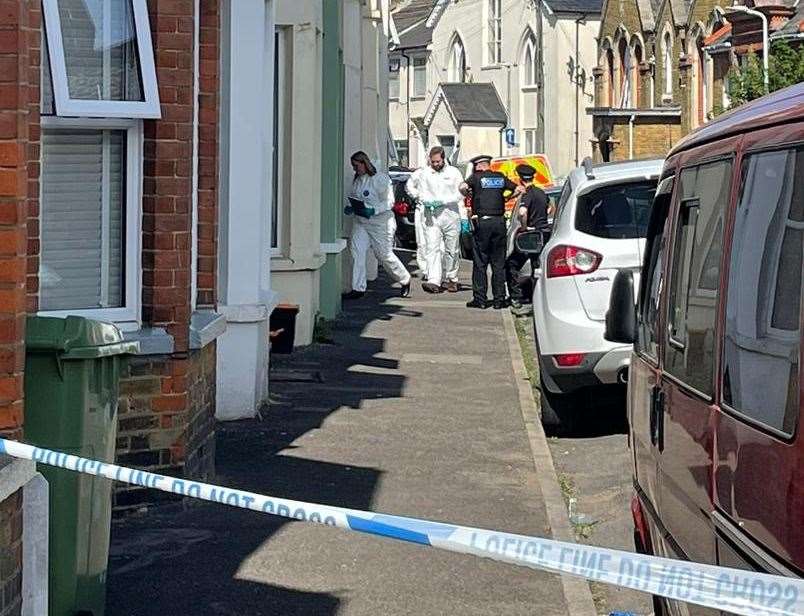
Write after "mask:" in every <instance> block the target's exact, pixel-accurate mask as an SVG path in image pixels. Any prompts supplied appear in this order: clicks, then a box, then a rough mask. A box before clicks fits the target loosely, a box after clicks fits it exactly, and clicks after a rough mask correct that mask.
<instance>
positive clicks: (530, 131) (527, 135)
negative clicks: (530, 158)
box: [521, 128, 537, 154]
mask: <svg viewBox="0 0 804 616" xmlns="http://www.w3.org/2000/svg"><path fill="white" fill-rule="evenodd" d="M536 133H537V129H535V128H523V129H522V145H521V149H522V152H521V153H522V154H533V153H535V152H536ZM528 139H531V140H532V142H533V147H532V148H531V149H529V148H528Z"/></svg>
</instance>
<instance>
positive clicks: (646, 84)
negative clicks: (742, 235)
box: [588, 0, 801, 161]
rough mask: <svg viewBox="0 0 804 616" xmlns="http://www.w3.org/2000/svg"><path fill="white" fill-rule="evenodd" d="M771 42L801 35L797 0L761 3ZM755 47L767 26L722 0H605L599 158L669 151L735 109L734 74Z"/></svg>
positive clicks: (597, 110)
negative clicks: (731, 84)
mask: <svg viewBox="0 0 804 616" xmlns="http://www.w3.org/2000/svg"><path fill="white" fill-rule="evenodd" d="M747 6H748V8H751V9H755V10H757V11H760V12H762V13H763V14H764V15H765V16H766V17H767V19H768V21H769V27H770V33H771V35H770V39H771V41H773V40H780V39H781V40H787V41H791V42H793V43H794V44H795V43H798V42H799V41H800V40H801V29H800V23H801V7H798V8H796V6H797V3H795V0H755V1H754V2H750V1H749V3H748V5H747ZM750 51H754V52H756V53H757V54H759V56H760V57H761V54H762V53H763V50H762V25H761V20H760V18H759V17H757V16H753V15H750V14H746V13H743V12H738V11H736V10H734V9H732V8H731V5H730V4H728V3H725V2H722V1H721V0H691V1H689V0H618V1H617V2H612V1H608V0H607V1H606V3H605V4H604V7H603V18H602V21H601V25H600V33H599V35H598V62H597V66H596V67H595V69H594V79H595V104H594V107H590V108H589V109H588V112H589V114H590V115H591V116H592V118H593V132H594V140H593V143H592V145H593V151H594V157H595V159H596V160H604V161H608V160H624V159H628V158H643V157H648V156H663V155H664V154H666V153H667V152H668V150H669V149H670V148H671V147H672V146H673V144H674V143H675V142H676V141H678V140H679V139H680V138H681V137H682V136H683V135H685V134H687V133H688V132H690V131H692V130H694V129H695V128H697V127H698V126H700V125H702V124H704V123H706V122H707V121H709V120H710V119H712V118H713V117H715V116H716V115H718V114H719V113H721V112H722V111H724V110H726V109H728V108H729V106H730V105H731V101H730V100H729V95H728V80H729V73H730V70H731V69H732V67H734V66H739V65H740V64H741V63H743V62H745V57H746V55H747V54H748V53H749V52H750Z"/></svg>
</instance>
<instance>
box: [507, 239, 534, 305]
mask: <svg viewBox="0 0 804 616" xmlns="http://www.w3.org/2000/svg"><path fill="white" fill-rule="evenodd" d="M528 261H530V267H531V269H533V268H535V267H537V265H536V264H537V261H538V258H537V257H536V255H526V254H525V253H524V252H520V251H519V250H516V249H514V252H512V253H511V256H509V257H508V258H507V259H506V260H505V279H506V282H507V283H508V295H509V296H510V297H511V300H513V301H517V302H521V301H522V300H523V299H525V298H524V297H523V293H522V284H521V281H520V279H519V272H520V271H521V270H522V268H523V267H524V266H525V263H527V262H528ZM527 299H528V300H530V298H527Z"/></svg>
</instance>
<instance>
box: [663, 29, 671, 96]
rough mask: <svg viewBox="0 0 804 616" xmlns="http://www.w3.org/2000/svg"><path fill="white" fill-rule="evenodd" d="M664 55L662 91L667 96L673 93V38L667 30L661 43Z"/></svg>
mask: <svg viewBox="0 0 804 616" xmlns="http://www.w3.org/2000/svg"><path fill="white" fill-rule="evenodd" d="M662 45H663V48H662V52H663V56H664V93H665V94H666V95H667V96H672V95H673V39H672V37H671V36H670V33H669V32H665V33H664V41H663V43H662Z"/></svg>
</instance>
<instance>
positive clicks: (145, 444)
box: [0, 0, 224, 615]
mask: <svg viewBox="0 0 804 616" xmlns="http://www.w3.org/2000/svg"><path fill="white" fill-rule="evenodd" d="M122 4H123V5H124V6H125V8H124V10H123V12H122V14H119V13H118V14H114V11H112V10H109V11H108V13H107V12H106V10H107V9H108V5H97V6H101V7H103V8H101V9H98V10H100V11H101V12H102V13H103V14H100V13H98V14H93V13H92V10H90V9H87V8H86V6H88V5H85V4H84V3H83V2H81V1H78V0H0V434H2V436H4V437H7V438H13V439H20V438H24V426H25V411H24V407H25V404H24V399H23V397H24V396H23V389H24V378H25V375H24V367H25V343H24V341H25V318H26V315H30V314H46V315H55V316H62V315H64V316H66V315H67V314H78V315H85V316H88V317H92V318H99V319H102V320H108V321H112V322H115V323H117V324H118V326H119V327H120V328H121V330H123V331H124V332H125V333H126V336H127V337H129V338H132V339H137V340H140V343H141V353H140V355H139V356H137V357H134V358H133V359H132V361H131V364H130V369H129V374H128V375H127V376H126V378H125V379H124V380H123V382H122V383H121V397H120V417H119V434H118V441H117V460H118V462H119V463H121V464H126V465H132V466H136V467H140V468H145V469H149V470H155V471H158V472H159V473H161V474H173V475H184V476H192V477H194V478H199V479H210V478H211V476H212V475H213V473H214V453H215V448H214V413H215V382H216V342H215V339H216V337H217V336H218V335H219V334H220V333H221V332H222V331H223V328H224V320H223V319H222V318H220V317H218V316H217V315H216V314H215V308H216V302H217V280H216V269H217V239H216V238H217V225H218V184H219V182H218V134H219V129H218V124H219V120H218V108H219V69H218V67H219V63H218V61H219V53H220V51H219V47H220V19H221V15H220V0H149V1H148V2H146V1H145V0H130V1H129V2H128V3H122ZM143 24H145V26H146V29H147V30H148V32H147V33H146V32H144V31H143ZM121 33H122V34H121ZM126 33H128V36H126ZM146 34H147V36H146ZM45 41H46V42H47V44H46V45H44V47H43V42H45ZM54 43H56V46H55V47H54ZM149 56H150V57H149ZM151 58H152V59H151ZM156 93H158V95H156ZM155 95H156V96H155ZM157 96H158V98H157ZM21 492H22V491H21V490H18V491H17V492H15V493H14V494H11V495H9V496H8V497H7V498H5V500H3V501H2V502H0V520H2V522H3V525H4V527H7V528H11V529H12V532H10V533H4V534H3V537H2V540H0V565H2V567H0V571H2V576H3V577H2V579H0V588H4V589H5V592H3V593H0V615H5V614H12V613H19V610H20V606H21V594H20V593H21V588H22V580H21V578H22V573H21V572H22V566H23V564H22V548H21V541H22V539H21V538H22V533H23V529H22V515H21V511H22V496H21ZM153 498H155V495H154V494H152V493H148V492H146V491H145V490H143V489H132V488H126V487H119V488H118V490H117V492H116V505H117V507H118V509H127V508H133V507H138V506H140V505H141V504H142V503H144V502H148V501H150V500H152V499H153Z"/></svg>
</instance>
